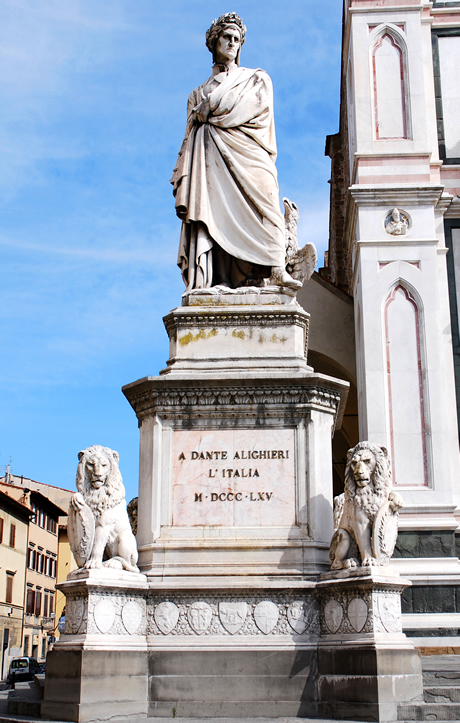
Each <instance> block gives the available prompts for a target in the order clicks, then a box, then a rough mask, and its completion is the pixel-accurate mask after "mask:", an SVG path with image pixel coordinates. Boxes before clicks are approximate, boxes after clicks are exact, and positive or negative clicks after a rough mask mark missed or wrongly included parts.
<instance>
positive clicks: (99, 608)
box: [93, 598, 115, 633]
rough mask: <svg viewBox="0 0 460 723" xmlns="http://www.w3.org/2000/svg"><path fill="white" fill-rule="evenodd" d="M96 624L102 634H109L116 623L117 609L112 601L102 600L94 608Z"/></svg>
mask: <svg viewBox="0 0 460 723" xmlns="http://www.w3.org/2000/svg"><path fill="white" fill-rule="evenodd" d="M93 616H94V622H95V623H96V626H97V628H98V630H99V632H101V633H108V632H109V630H110V628H111V627H112V625H113V623H114V622H115V608H114V605H113V603H112V601H111V600H109V599H108V598H102V599H101V600H99V601H98V602H97V603H96V605H95V606H94V610H93Z"/></svg>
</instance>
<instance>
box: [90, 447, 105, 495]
mask: <svg viewBox="0 0 460 723" xmlns="http://www.w3.org/2000/svg"><path fill="white" fill-rule="evenodd" d="M86 469H87V471H88V476H89V480H90V482H91V486H92V487H94V489H96V490H98V489H99V488H100V487H102V486H103V485H104V484H105V483H106V481H107V477H108V475H109V474H110V463H109V460H108V459H107V458H106V457H99V456H98V455H94V456H93V457H90V458H89V459H88V460H87V461H86Z"/></svg>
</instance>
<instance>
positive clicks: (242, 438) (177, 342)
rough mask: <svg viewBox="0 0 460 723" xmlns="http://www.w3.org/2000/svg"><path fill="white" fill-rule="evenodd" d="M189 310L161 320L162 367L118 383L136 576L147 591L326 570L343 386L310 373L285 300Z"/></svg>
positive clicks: (240, 300) (237, 300)
mask: <svg viewBox="0 0 460 723" xmlns="http://www.w3.org/2000/svg"><path fill="white" fill-rule="evenodd" d="M185 301H187V302H188V305H184V306H182V307H181V308H179V309H175V310H174V311H172V312H171V313H170V314H169V315H168V316H167V317H165V325H166V328H167V331H168V334H169V338H170V359H169V361H168V365H167V368H166V369H165V370H164V371H163V372H162V374H161V375H160V376H158V377H147V378H144V379H141V380H139V381H137V382H134V383H133V384H129V385H127V386H126V387H124V388H123V391H124V393H125V395H126V397H127V398H128V400H129V402H130V403H131V405H132V406H133V408H134V410H135V412H136V414H137V417H138V420H139V425H140V434H141V439H140V482H139V522H138V534H137V541H138V548H139V553H140V556H139V566H140V569H141V570H142V572H144V573H145V574H146V575H147V576H148V578H149V580H151V581H152V582H153V581H154V580H156V579H158V578H161V579H165V578H170V579H171V580H174V579H181V580H184V578H185V579H187V580H188V581H189V582H192V581H195V580H196V578H197V577H198V578H199V577H208V576H213V577H215V578H225V577H227V576H232V577H233V576H237V575H250V576H256V577H258V578H264V577H267V576H276V577H277V578H280V577H283V576H288V577H291V576H300V577H301V578H304V577H305V576H306V577H309V578H310V579H315V577H317V575H318V574H319V573H321V572H324V571H326V570H327V569H328V549H329V542H330V539H331V535H332V455H331V437H332V435H333V433H334V430H335V428H336V427H337V425H340V422H341V416H342V414H343V409H344V405H345V400H346V395H347V391H348V384H347V383H346V382H343V381H340V380H338V379H333V378H331V377H327V376H324V375H321V374H315V373H314V371H313V370H312V369H311V367H309V366H308V364H307V344H308V322H309V315H308V314H307V313H306V312H305V311H304V310H303V309H302V308H301V307H300V306H299V304H297V302H296V301H295V298H294V297H293V296H292V295H289V294H287V293H286V292H284V291H280V290H279V289H276V288H270V287H267V288H266V289H243V290H241V291H238V292H232V293H230V292H227V293H211V292H208V293H206V292H200V293H198V292H194V293H193V294H188V295H187V296H186V297H185ZM217 584H219V585H220V584H221V583H217V582H216V585H217ZM222 584H224V585H225V584H226V583H225V582H223V583H222Z"/></svg>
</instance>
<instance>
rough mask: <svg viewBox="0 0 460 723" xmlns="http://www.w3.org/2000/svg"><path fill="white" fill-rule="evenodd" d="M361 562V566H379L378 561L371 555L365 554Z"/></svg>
mask: <svg viewBox="0 0 460 723" xmlns="http://www.w3.org/2000/svg"><path fill="white" fill-rule="evenodd" d="M361 564H362V566H363V567H380V563H379V561H378V560H377V559H376V558H375V557H372V555H365V556H364V557H363V561H362V563H361Z"/></svg>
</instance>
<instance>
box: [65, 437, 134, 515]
mask: <svg viewBox="0 0 460 723" xmlns="http://www.w3.org/2000/svg"><path fill="white" fill-rule="evenodd" d="M95 456H99V457H105V458H106V459H107V460H108V461H109V465H110V472H109V475H108V477H107V480H106V483H105V484H104V485H102V487H100V488H99V489H94V487H93V486H92V484H91V481H90V476H89V474H88V470H87V462H88V459H89V458H90V457H95ZM78 459H79V460H80V461H79V463H78V467H77V480H76V485H77V490H78V491H79V492H81V494H82V495H83V499H84V500H85V502H86V504H87V505H88V507H90V509H91V510H92V512H93V515H94V517H95V519H97V518H98V517H100V516H101V514H102V513H103V512H104V510H110V509H111V508H112V507H116V505H118V504H120V502H122V501H123V500H124V498H125V488H124V486H123V482H122V478H121V474H120V470H119V469H118V461H119V456H118V452H115V451H114V450H111V449H109V448H108V447H102V446H101V445H100V444H95V445H94V446H93V447H88V449H85V450H84V451H83V452H80V453H79V454H78Z"/></svg>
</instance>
